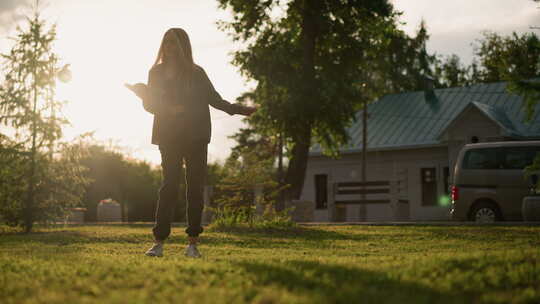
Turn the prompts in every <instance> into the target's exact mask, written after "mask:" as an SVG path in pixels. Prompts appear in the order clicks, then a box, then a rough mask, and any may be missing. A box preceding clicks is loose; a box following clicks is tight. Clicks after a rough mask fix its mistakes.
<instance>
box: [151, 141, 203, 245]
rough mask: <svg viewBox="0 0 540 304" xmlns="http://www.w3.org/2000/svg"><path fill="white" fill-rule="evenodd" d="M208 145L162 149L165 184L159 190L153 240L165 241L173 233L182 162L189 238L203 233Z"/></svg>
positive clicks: (187, 145) (163, 147)
mask: <svg viewBox="0 0 540 304" xmlns="http://www.w3.org/2000/svg"><path fill="white" fill-rule="evenodd" d="M207 145H208V144H207V143H206V142H193V143H186V144H180V143H179V144H174V145H168V146H163V145H160V146H159V151H160V152H161V167H162V169H163V183H162V186H161V188H160V189H159V198H158V204H157V210H156V223H155V225H154V228H153V229H152V231H153V233H154V238H155V239H156V240H159V241H163V240H165V239H166V238H167V237H168V236H169V234H170V233H171V222H172V220H173V216H174V208H175V205H176V204H177V203H178V194H179V193H178V192H179V189H180V177H181V176H180V174H181V172H182V161H185V165H186V184H187V185H186V187H187V195H186V201H187V228H186V233H187V234H188V235H189V236H193V237H196V236H198V235H199V234H200V233H201V232H202V231H203V228H202V226H201V218H202V211H203V207H204V198H203V196H204V184H205V182H206V171H207V167H206V156H207Z"/></svg>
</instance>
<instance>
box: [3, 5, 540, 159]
mask: <svg viewBox="0 0 540 304" xmlns="http://www.w3.org/2000/svg"><path fill="white" fill-rule="evenodd" d="M26 2H27V1H25V0H0V52H6V51H7V50H8V49H9V47H10V41H9V40H8V39H6V37H8V36H13V34H14V29H15V25H16V24H21V22H23V20H22V19H21V16H22V13H24V12H25V9H24V7H25V3H26ZM42 2H43V1H42ZM392 2H393V3H394V5H395V7H396V9H398V10H400V11H402V12H403V16H402V21H403V22H405V23H406V24H405V25H404V26H403V27H404V29H405V30H406V31H407V32H408V33H414V31H415V30H416V29H417V28H418V25H419V23H420V21H421V20H422V19H424V20H425V21H426V24H427V27H428V32H429V34H430V35H431V39H430V41H429V43H428V51H430V52H437V53H438V54H441V55H450V54H457V55H459V56H460V57H461V58H462V60H463V61H464V62H470V60H471V58H472V53H473V50H472V46H471V45H472V43H473V42H474V41H475V40H476V39H478V38H480V37H481V33H482V31H485V30H491V31H494V32H497V33H501V34H510V33H511V32H512V31H516V32H518V33H524V32H529V31H532V30H531V29H530V26H535V25H536V26H540V9H536V8H537V6H538V5H537V4H535V3H534V2H533V1H531V0H473V1H471V0H454V1H443V0H394V1H392ZM216 3H217V2H216V1H211V0H203V1H201V0H183V1H178V0H115V1H110V0H92V1H89V0H49V1H48V5H47V6H46V9H45V17H46V18H47V19H48V20H49V21H50V22H55V23H57V26H58V41H57V43H56V50H57V52H58V53H59V54H60V56H61V57H62V58H63V60H64V62H65V63H71V64H72V71H73V80H72V82H70V83H68V84H65V85H63V84H62V85H59V88H58V94H59V96H60V98H62V99H66V100H68V101H69V104H68V105H67V106H66V108H65V114H66V115H67V117H68V119H69V120H70V121H71V123H72V126H71V127H69V128H67V129H66V132H65V133H66V138H72V137H74V136H76V135H77V134H80V133H83V132H86V131H95V132H96V138H97V139H99V140H111V141H112V142H114V143H115V144H116V145H120V146H122V147H124V148H125V150H126V151H127V152H128V153H130V154H131V155H132V156H133V157H136V158H140V159H145V160H148V161H150V162H152V163H154V164H159V162H160V156H159V152H158V149H157V147H156V146H153V145H151V144H150V137H151V128H152V117H151V115H150V114H148V113H146V112H145V111H144V110H143V109H142V107H141V105H140V102H139V101H138V100H137V98H136V97H134V96H133V95H132V94H131V93H130V92H129V91H127V90H126V89H125V88H124V87H123V84H124V83H125V82H130V83H132V82H140V81H142V82H145V81H146V77H147V72H148V68H149V67H150V66H151V64H152V62H153V60H154V59H155V54H156V52H157V48H158V47H159V43H160V40H161V37H162V35H163V33H164V32H165V31H166V30H167V29H168V28H170V27H182V28H184V29H186V30H187V32H188V33H189V34H190V38H191V41H192V44H193V53H194V58H195V61H196V62H197V63H198V64H200V65H201V66H202V67H203V68H205V69H206V71H207V73H208V75H209V76H210V79H211V80H212V82H213V83H214V86H215V87H216V89H217V90H218V92H220V93H221V95H222V97H223V98H225V99H227V100H229V101H234V100H235V99H236V98H237V97H238V96H239V95H240V94H241V93H242V92H244V91H246V90H248V89H249V85H248V84H246V83H245V79H243V78H242V77H241V76H240V74H239V72H238V70H237V69H236V67H234V66H232V65H231V64H230V63H229V62H230V60H231V56H230V53H231V52H232V51H234V50H235V49H237V48H238V46H237V45H235V44H234V43H233V42H232V41H231V40H230V39H229V37H228V36H227V35H226V34H225V33H223V32H221V31H219V29H218V28H217V26H216V24H215V22H216V21H217V20H220V19H224V18H229V17H230V15H229V14H228V13H227V12H225V11H223V10H219V9H218V8H217V4H216ZM211 115H212V124H213V126H212V141H211V143H210V145H209V147H208V152H209V161H215V160H223V159H224V158H226V157H227V156H228V154H229V152H230V148H231V147H232V146H233V145H234V142H233V141H232V140H230V139H227V136H229V135H232V134H234V133H235V132H236V131H237V130H238V128H240V127H241V126H242V121H241V120H242V117H240V116H237V115H235V116H229V115H228V114H226V113H224V112H220V111H218V110H214V109H212V110H211Z"/></svg>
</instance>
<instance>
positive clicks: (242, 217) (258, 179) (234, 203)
mask: <svg viewBox="0 0 540 304" xmlns="http://www.w3.org/2000/svg"><path fill="white" fill-rule="evenodd" d="M274 176H275V172H274V169H273V167H272V161H271V160H268V161H261V160H260V159H258V158H257V157H256V156H255V155H252V154H244V155H243V159H242V161H240V160H238V159H236V160H229V161H228V163H227V164H226V165H225V166H224V168H223V177H222V179H221V180H220V181H219V183H218V184H217V185H216V191H215V193H214V200H213V201H214V206H213V207H210V208H208V209H210V211H211V212H212V215H213V221H212V224H211V225H210V227H209V228H210V229H212V230H217V231H223V230H231V229H237V228H257V229H262V228H264V229H268V228H277V229H283V228H290V227H293V226H295V223H294V222H293V221H292V220H291V217H290V216H289V212H290V210H289V209H288V210H283V211H279V212H278V211H275V205H276V202H277V200H278V197H279V194H280V193H281V192H282V191H283V190H284V188H285V187H283V186H280V185H279V184H278V183H277V182H276V181H274V180H273V177H274ZM257 188H259V189H261V193H260V196H259V197H255V189H257ZM256 200H258V201H256ZM257 204H258V205H260V206H261V207H262V208H263V211H262V212H260V213H261V214H257V212H256V211H257V210H256V205H257Z"/></svg>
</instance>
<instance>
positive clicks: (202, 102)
mask: <svg viewBox="0 0 540 304" xmlns="http://www.w3.org/2000/svg"><path fill="white" fill-rule="evenodd" d="M164 70H165V69H164V66H163V65H161V64H160V65H157V66H155V67H153V68H152V69H151V70H150V72H149V73H148V88H149V89H150V94H149V96H148V97H147V98H145V99H143V106H144V109H145V110H146V111H148V112H150V113H152V114H154V124H153V128H152V144H155V145H168V144H174V143H178V142H192V141H204V142H206V143H209V142H210V138H211V132H212V126H211V122H210V109H209V107H208V105H211V106H212V107H214V108H216V109H219V110H222V111H224V112H227V113H228V114H229V115H233V114H236V113H237V110H238V106H237V105H234V104H231V103H229V102H227V101H226V100H223V99H222V98H221V96H220V95H219V93H218V92H216V90H215V89H214V86H213V85H212V83H211V82H210V79H208V76H207V75H206V72H205V71H204V70H203V68H201V67H200V66H195V69H194V72H193V78H192V84H191V86H187V85H186V84H185V83H182V82H180V81H178V80H176V81H171V80H166V78H165V74H164ZM175 104H176V105H183V106H184V109H185V110H184V112H182V113H180V114H171V107H172V106H173V105H175Z"/></svg>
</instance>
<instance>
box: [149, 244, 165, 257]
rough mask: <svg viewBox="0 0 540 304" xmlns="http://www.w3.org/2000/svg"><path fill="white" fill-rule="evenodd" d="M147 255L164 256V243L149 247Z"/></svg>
mask: <svg viewBox="0 0 540 304" xmlns="http://www.w3.org/2000/svg"><path fill="white" fill-rule="evenodd" d="M144 254H145V255H147V256H153V257H162V256H163V244H158V243H156V244H154V246H152V248H150V249H148V250H147V251H146V252H145V253H144Z"/></svg>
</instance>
